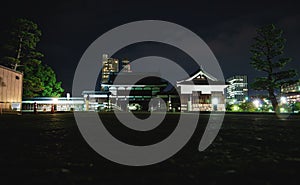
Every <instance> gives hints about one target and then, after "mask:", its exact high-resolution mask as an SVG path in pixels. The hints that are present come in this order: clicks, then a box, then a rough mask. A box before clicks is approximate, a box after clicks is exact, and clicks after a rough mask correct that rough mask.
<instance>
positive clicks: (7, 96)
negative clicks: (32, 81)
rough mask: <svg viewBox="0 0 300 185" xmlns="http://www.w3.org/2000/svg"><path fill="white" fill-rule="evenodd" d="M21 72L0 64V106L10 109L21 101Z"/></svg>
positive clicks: (3, 108)
mask: <svg viewBox="0 0 300 185" xmlns="http://www.w3.org/2000/svg"><path fill="white" fill-rule="evenodd" d="M22 88H23V74H22V73H20V72H17V71H14V70H12V69H9V68H6V67H4V66H0V108H2V110H11V109H12V106H13V107H14V106H16V104H18V103H19V104H20V105H21V103H22Z"/></svg>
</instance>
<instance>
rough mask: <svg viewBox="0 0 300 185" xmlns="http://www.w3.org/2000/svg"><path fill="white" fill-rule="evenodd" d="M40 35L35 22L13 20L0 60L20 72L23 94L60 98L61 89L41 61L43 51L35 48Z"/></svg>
mask: <svg viewBox="0 0 300 185" xmlns="http://www.w3.org/2000/svg"><path fill="white" fill-rule="evenodd" d="M41 35H42V32H41V30H40V29H39V28H38V25H37V24H35V23H34V22H32V21H30V20H27V19H17V20H16V21H15V22H14V23H13V24H12V28H11V30H10V31H9V39H8V40H7V41H6V44H4V47H3V48H4V52H5V57H3V59H2V61H5V62H6V64H9V65H11V66H12V67H13V69H14V70H18V71H22V72H23V73H24V84H23V97H36V96H41V97H43V96H44V97H45V96H50V97H60V96H61V93H62V92H64V90H63V89H62V87H61V82H57V81H56V75H55V72H54V71H53V69H52V68H50V67H49V66H46V65H44V64H43V63H42V61H41V60H42V58H43V56H44V55H43V54H42V53H40V52H39V51H37V44H38V42H39V41H40V37H41Z"/></svg>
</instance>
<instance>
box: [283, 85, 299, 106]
mask: <svg viewBox="0 0 300 185" xmlns="http://www.w3.org/2000/svg"><path fill="white" fill-rule="evenodd" d="M281 94H282V95H283V96H285V97H286V98H287V101H288V102H289V103H295V102H300V80H299V81H297V82H295V83H293V84H284V85H282V86H281Z"/></svg>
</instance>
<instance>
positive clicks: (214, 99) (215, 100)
mask: <svg viewBox="0 0 300 185" xmlns="http://www.w3.org/2000/svg"><path fill="white" fill-rule="evenodd" d="M211 103H212V104H213V105H217V104H218V103H219V100H218V98H213V99H212V100H211Z"/></svg>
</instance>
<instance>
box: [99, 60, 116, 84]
mask: <svg viewBox="0 0 300 185" xmlns="http://www.w3.org/2000/svg"><path fill="white" fill-rule="evenodd" d="M101 72H102V73H101V74H102V75H101V77H102V78H101V83H103V84H105V83H107V82H108V78H109V74H110V73H115V72H119V60H118V59H114V58H109V57H108V55H107V54H103V55H102V71H101Z"/></svg>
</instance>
